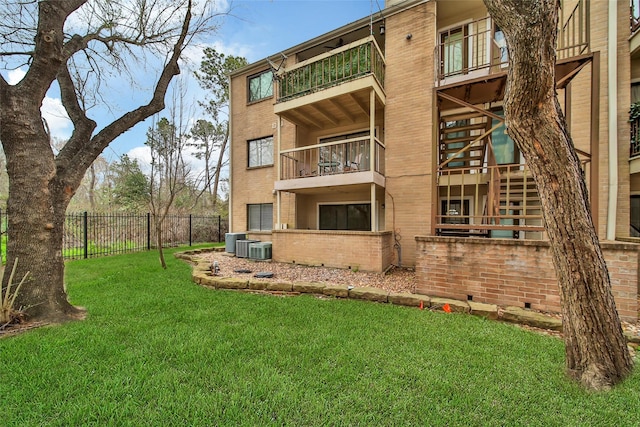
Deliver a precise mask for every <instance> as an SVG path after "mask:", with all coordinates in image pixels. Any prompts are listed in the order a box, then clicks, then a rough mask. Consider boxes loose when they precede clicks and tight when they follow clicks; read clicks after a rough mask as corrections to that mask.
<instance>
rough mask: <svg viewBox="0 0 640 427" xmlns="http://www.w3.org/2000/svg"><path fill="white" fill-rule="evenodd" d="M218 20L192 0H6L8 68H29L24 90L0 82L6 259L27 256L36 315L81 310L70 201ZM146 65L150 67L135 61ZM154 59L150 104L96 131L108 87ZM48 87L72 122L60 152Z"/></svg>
mask: <svg viewBox="0 0 640 427" xmlns="http://www.w3.org/2000/svg"><path fill="white" fill-rule="evenodd" d="M192 12H196V13H192ZM216 15H217V13H216V12H215V11H214V10H213V9H212V8H210V7H209V6H208V5H207V4H200V5H199V8H198V10H197V11H193V10H192V3H191V0H178V1H174V0H134V1H130V0H121V1H117V0H116V1H107V0H94V1H87V0H39V1H35V0H27V1H18V0H15V1H13V0H4V1H2V2H1V4H0V38H1V39H2V40H3V43H2V44H0V59H1V60H2V65H3V67H4V68H5V70H6V69H8V68H9V67H11V66H13V68H17V67H22V69H23V70H24V68H26V74H25V75H24V77H23V78H22V80H20V82H18V83H17V84H9V83H8V81H7V80H6V79H5V78H3V77H2V76H0V140H1V141H2V145H3V148H4V151H5V154H6V160H7V171H8V175H9V198H8V202H7V209H8V213H9V226H8V247H7V252H8V259H7V262H8V263H9V264H13V260H14V259H16V258H19V259H20V263H19V267H18V268H19V271H18V272H17V273H16V274H17V277H22V276H23V274H24V273H25V272H26V271H27V270H29V271H30V272H31V274H30V275H29V278H28V280H27V282H26V283H25V284H24V285H23V287H22V289H21V290H20V294H19V295H18V299H17V301H16V304H17V305H19V306H22V307H24V308H25V309H26V313H27V314H28V315H29V316H31V318H34V319H39V320H48V321H62V320H66V319H69V318H74V317H76V316H77V314H78V313H79V310H78V309H77V308H76V307H74V306H72V305H71V304H70V303H69V301H68V299H67V294H66V290H65V287H64V263H63V258H62V235H63V225H64V218H65V211H66V208H67V206H68V204H69V201H70V199H71V197H72V196H73V195H74V193H75V191H76V189H77V188H78V186H79V185H80V182H81V180H82V177H83V176H84V174H85V171H86V170H87V168H89V166H90V165H91V163H92V162H93V161H94V160H95V159H96V158H97V157H98V156H99V155H100V153H101V152H102V151H103V150H104V149H105V148H106V147H107V146H108V145H109V144H110V143H111V142H112V141H113V140H114V139H115V138H116V137H118V136H119V135H121V134H122V133H124V132H125V131H126V130H128V129H130V128H131V127H133V126H134V125H135V124H137V123H139V122H141V121H143V120H145V119H146V118H148V117H151V116H153V115H154V114H156V113H158V112H159V111H161V110H162V109H163V108H164V106H165V103H164V98H165V93H166V91H167V88H168V87H169V84H170V82H171V80H172V79H173V77H174V76H176V75H178V74H179V73H180V68H179V59H180V56H181V54H182V52H183V50H184V49H185V47H186V46H187V45H188V43H189V42H191V41H192V40H193V37H194V36H195V35H197V34H200V33H203V32H205V31H208V30H211V29H213V28H214V21H213V18H214V17H215V16H216ZM140 58H146V59H147V60H148V61H149V62H145V63H140V62H138V63H136V62H135V61H136V59H140ZM154 61H155V62H159V64H160V66H159V67H158V69H156V70H149V71H147V73H148V76H154V77H156V78H157V80H156V81H155V85H154V88H153V89H151V93H149V94H148V95H147V96H144V94H143V95H141V96H140V97H139V99H144V98H147V99H146V100H144V101H143V103H142V104H143V105H140V106H139V107H138V108H135V109H132V110H131V111H129V112H127V113H125V114H123V115H121V116H120V117H118V118H117V119H115V120H114V121H113V122H112V123H110V124H108V125H106V126H104V127H103V128H101V129H99V130H98V128H97V123H96V122H95V121H94V120H93V119H91V118H90V117H89V116H88V109H89V108H91V107H94V106H96V105H97V104H99V103H100V104H103V103H104V102H105V101H106V100H108V96H107V94H105V93H106V92H108V90H109V89H106V90H105V89H104V88H105V86H104V84H105V82H107V81H108V80H109V78H116V79H117V80H118V82H119V83H120V84H122V82H126V81H127V77H128V76H132V75H134V74H135V73H134V71H136V70H135V69H136V67H140V68H144V67H149V66H152V65H153V63H154ZM132 64H133V65H132ZM147 79H148V77H146V78H144V79H142V80H147ZM143 83H144V82H138V84H137V85H136V86H140V85H142V84H143ZM51 88H54V89H56V88H57V89H59V92H60V97H61V99H62V104H63V106H64V108H65V109H66V112H67V114H68V115H69V118H70V119H71V122H72V124H73V133H72V135H71V137H70V138H69V140H68V142H67V143H66V144H65V145H64V147H62V148H61V149H60V151H59V152H57V154H56V153H54V151H52V148H51V145H50V139H51V135H50V134H49V132H48V128H47V126H46V124H45V123H44V121H43V117H42V114H41V111H40V107H41V105H42V104H43V100H44V98H45V96H46V95H47V92H48V91H49V90H50V89H51ZM144 102H147V103H146V104H144Z"/></svg>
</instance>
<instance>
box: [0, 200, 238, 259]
mask: <svg viewBox="0 0 640 427" xmlns="http://www.w3.org/2000/svg"><path fill="white" fill-rule="evenodd" d="M6 227H7V213H6V211H2V212H1V213H0V232H2V234H3V235H5V231H6ZM228 229H229V224H228V221H227V220H226V219H224V218H221V217H220V216H213V215H209V216H206V215H168V216H167V217H166V219H165V220H164V222H163V224H162V245H163V246H164V247H172V246H179V245H189V246H191V245H192V244H194V243H206V242H223V241H224V236H225V233H227V232H228ZM156 240H157V239H156V230H155V227H154V225H153V218H152V216H151V214H149V213H146V214H123V213H113V214H107V213H90V212H80V213H69V214H67V215H66V220H65V227H64V238H63V243H62V251H63V256H64V258H65V259H81V258H93V257H100V256H105V255H114V254H119V253H125V252H137V251H145V250H150V249H152V248H155V247H156ZM3 252H4V251H3Z"/></svg>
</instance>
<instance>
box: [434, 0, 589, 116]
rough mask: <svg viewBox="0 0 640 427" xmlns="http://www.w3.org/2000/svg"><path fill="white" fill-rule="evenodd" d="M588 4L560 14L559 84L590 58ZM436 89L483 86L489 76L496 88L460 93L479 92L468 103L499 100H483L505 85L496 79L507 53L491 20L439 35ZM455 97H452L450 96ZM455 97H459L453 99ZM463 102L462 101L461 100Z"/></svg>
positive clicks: (501, 35) (506, 62)
mask: <svg viewBox="0 0 640 427" xmlns="http://www.w3.org/2000/svg"><path fill="white" fill-rule="evenodd" d="M589 19H590V18H589V2H588V1H586V0H579V1H578V2H577V3H575V7H574V8H573V9H570V10H567V11H564V10H563V11H561V16H560V18H559V26H558V46H557V69H556V77H557V80H558V81H563V79H564V78H565V77H567V79H570V77H571V76H572V75H573V71H574V70H575V69H576V68H577V67H579V66H581V65H582V63H583V62H584V57H585V56H587V55H588V54H589V33H590V31H589ZM434 60H435V64H434V66H435V75H436V86H439V87H453V86H456V85H463V84H464V83H466V82H468V81H472V80H476V81H481V82H483V83H484V82H485V81H487V77H488V76H490V77H492V78H493V80H494V81H495V82H496V83H495V85H494V86H495V87H489V86H488V85H487V86H486V87H483V86H482V85H477V87H475V88H469V87H467V88H465V89H463V90H464V91H466V92H467V93H469V92H470V90H475V91H478V93H477V94H474V93H470V95H467V98H469V99H468V102H470V103H473V104H475V103H481V102H492V101H496V100H498V99H485V95H486V96H489V94H491V93H494V94H495V93H498V94H499V95H497V96H498V98H499V99H501V93H502V91H503V90H504V82H503V81H500V82H498V81H497V80H498V78H499V77H502V78H504V76H505V75H506V71H507V68H508V66H509V53H508V51H507V44H506V39H505V37H504V33H503V32H502V30H501V29H500V28H499V27H498V26H497V25H495V23H494V22H493V21H492V19H491V18H490V17H485V18H482V19H478V20H475V21H471V22H468V21H467V22H465V23H464V24H460V25H459V26H453V27H450V26H449V27H447V29H446V30H443V31H439V39H438V42H437V44H436V48H435V51H434ZM450 95H452V96H456V94H454V93H450ZM456 97H458V96H456ZM460 99H462V97H460Z"/></svg>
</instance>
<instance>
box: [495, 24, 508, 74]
mask: <svg viewBox="0 0 640 427" xmlns="http://www.w3.org/2000/svg"><path fill="white" fill-rule="evenodd" d="M493 41H494V42H495V47H496V48H497V49H498V52H497V54H498V60H499V61H500V66H501V67H506V66H507V65H508V62H509V51H508V50H507V39H505V37H504V32H503V31H502V29H501V28H500V27H498V26H497V25H496V26H495V27H494V29H493Z"/></svg>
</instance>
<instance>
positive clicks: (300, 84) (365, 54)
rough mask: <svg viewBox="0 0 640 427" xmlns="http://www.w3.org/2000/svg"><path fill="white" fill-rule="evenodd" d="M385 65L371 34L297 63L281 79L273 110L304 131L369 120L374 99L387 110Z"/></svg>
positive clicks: (282, 74)
mask: <svg viewBox="0 0 640 427" xmlns="http://www.w3.org/2000/svg"><path fill="white" fill-rule="evenodd" d="M384 74H385V61H384V56H383V54H382V52H381V51H380V48H379V47H378V44H377V43H376V41H375V39H374V38H373V37H372V36H369V37H366V38H364V39H360V40H358V41H355V42H353V43H350V44H347V45H345V46H342V47H339V48H337V49H333V50H331V51H330V52H327V53H325V54H322V55H318V56H315V57H313V58H310V59H308V60H306V61H303V62H300V63H298V64H294V65H293V66H292V67H288V68H287V69H285V70H284V71H282V72H281V73H280V74H279V75H278V77H277V82H278V99H277V102H276V105H275V107H274V112H275V113H276V114H278V115H280V116H282V117H284V118H285V119H287V120H289V121H291V122H292V123H295V124H297V125H302V126H305V127H313V128H318V129H323V128H326V127H332V126H338V125H342V124H351V123H355V122H357V121H366V120H367V118H368V117H369V115H370V113H371V102H370V99H371V98H370V95H371V92H372V91H374V92H375V94H376V99H377V103H376V104H377V105H379V106H384V103H385V93H384V89H383V88H384Z"/></svg>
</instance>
